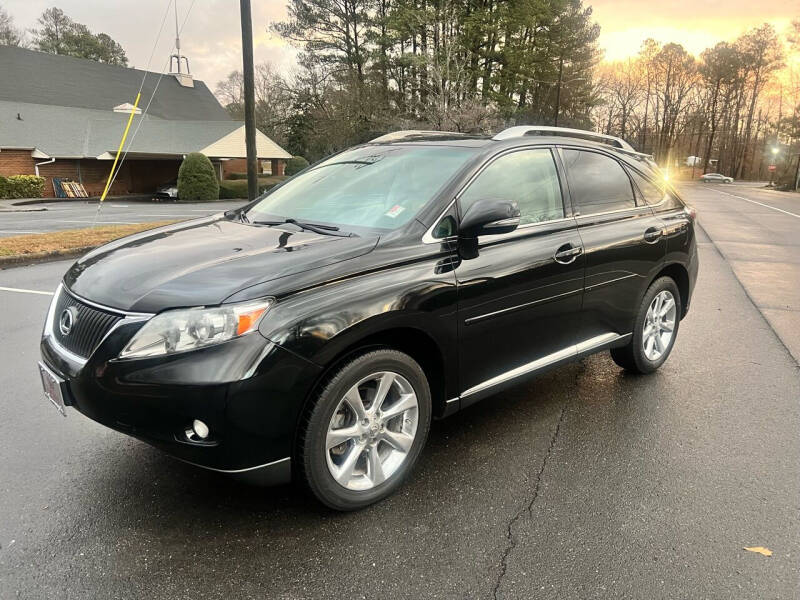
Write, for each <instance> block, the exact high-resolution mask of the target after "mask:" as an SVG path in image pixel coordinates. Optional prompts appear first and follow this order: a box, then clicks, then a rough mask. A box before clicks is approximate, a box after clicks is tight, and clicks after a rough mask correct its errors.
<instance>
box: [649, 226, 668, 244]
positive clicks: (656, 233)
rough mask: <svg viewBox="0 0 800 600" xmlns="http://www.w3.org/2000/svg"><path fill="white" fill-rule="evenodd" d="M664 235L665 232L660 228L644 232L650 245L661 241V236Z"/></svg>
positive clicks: (652, 228)
mask: <svg viewBox="0 0 800 600" xmlns="http://www.w3.org/2000/svg"><path fill="white" fill-rule="evenodd" d="M662 235H664V232H663V231H662V230H661V229H660V228H658V227H649V228H648V229H646V230H645V232H644V241H645V242H647V243H648V244H655V243H656V242H657V241H658V240H660V239H661V236H662Z"/></svg>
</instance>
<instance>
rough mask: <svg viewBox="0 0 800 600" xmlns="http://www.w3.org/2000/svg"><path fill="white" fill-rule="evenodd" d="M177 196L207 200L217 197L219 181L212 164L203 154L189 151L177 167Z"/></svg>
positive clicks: (186, 198)
mask: <svg viewBox="0 0 800 600" xmlns="http://www.w3.org/2000/svg"><path fill="white" fill-rule="evenodd" d="M178 198H179V199H180V200H195V201H197V200H199V201H202V202H208V201H211V200H216V199H217V198H219V182H218V181H217V175H216V173H214V166H213V165H212V164H211V161H210V160H208V157H207V156H206V155H205V154H202V153H200V152H191V153H189V154H187V155H186V158H184V159H183V162H182V163H181V167H180V169H178Z"/></svg>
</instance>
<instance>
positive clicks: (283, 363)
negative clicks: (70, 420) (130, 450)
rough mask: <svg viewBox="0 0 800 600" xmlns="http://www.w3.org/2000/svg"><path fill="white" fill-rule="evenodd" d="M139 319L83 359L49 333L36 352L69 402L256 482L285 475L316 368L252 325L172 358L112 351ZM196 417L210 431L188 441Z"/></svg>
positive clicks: (184, 456) (189, 458)
mask: <svg viewBox="0 0 800 600" xmlns="http://www.w3.org/2000/svg"><path fill="white" fill-rule="evenodd" d="M143 323H144V320H141V319H139V320H132V321H130V322H126V321H123V322H122V323H121V325H120V326H118V327H116V328H115V329H113V330H112V331H111V332H110V333H109V334H108V335H107V336H106V338H105V339H103V340H102V342H100V344H99V345H98V347H97V348H96V349H95V350H94V351H93V353H92V355H91V356H90V357H89V358H88V359H87V360H85V361H84V360H83V359H81V358H80V357H76V356H75V355H73V354H71V353H70V352H68V351H66V350H65V349H64V348H63V347H61V346H60V345H59V343H58V342H57V341H56V340H55V339H54V337H53V336H52V335H48V331H47V328H45V334H44V336H43V338H42V341H41V354H42V360H43V361H44V363H45V364H47V366H48V367H50V368H51V369H52V370H53V371H54V372H55V373H57V374H58V375H59V376H60V377H61V378H63V379H64V380H65V381H66V384H65V386H64V388H65V392H66V393H65V404H66V405H67V406H71V407H73V408H74V409H75V410H77V411H79V412H81V413H82V414H84V415H85V416H87V417H89V418H90V419H92V420H94V421H97V422H98V423H101V424H103V425H105V426H107V427H110V428H112V429H115V430H117V431H120V432H122V433H125V434H127V435H130V436H133V437H135V438H138V439H140V440H142V441H144V442H147V443H148V444H151V445H153V446H155V447H157V448H159V449H161V450H163V451H165V452H167V453H169V454H171V455H173V456H175V457H176V458H179V459H181V460H184V461H186V462H189V463H192V464H195V465H198V466H201V467H205V468H208V469H213V470H216V471H221V472H225V473H230V474H233V475H235V476H237V477H240V478H246V479H252V480H257V481H260V482H262V483H279V482H283V481H288V479H289V478H290V473H291V468H290V457H291V454H292V446H293V442H294V433H295V430H296V427H297V423H298V420H299V417H300V411H301V410H302V407H303V404H304V402H305V399H306V398H307V397H308V394H309V392H310V388H311V386H312V385H313V383H314V382H315V381H316V379H317V376H318V375H319V373H320V368H319V367H318V366H317V365H314V364H313V363H311V362H309V361H307V360H305V359H302V358H300V357H297V356H296V355H294V354H292V353H291V352H288V351H286V350H284V349H282V348H280V347H279V346H277V345H274V344H272V343H271V342H269V341H268V340H267V339H266V338H264V337H263V336H261V334H259V333H258V332H254V333H252V334H248V335H245V336H242V337H241V338H236V339H234V340H231V341H229V342H225V343H223V344H218V345H216V346H210V347H208V348H204V349H201V350H196V351H192V352H186V353H181V354H176V355H172V356H164V357H156V358H145V359H132V360H120V359H118V358H116V357H117V356H118V355H119V352H120V350H121V349H122V348H123V347H124V345H125V344H126V343H127V341H128V340H130V338H131V336H132V335H133V334H134V333H135V332H136V331H137V330H138V329H139V328H140V327H141V326H142V325H143ZM194 419H199V420H201V421H203V422H204V423H206V424H207V425H208V427H209V430H210V432H211V433H210V435H209V437H208V439H206V440H202V441H199V440H193V439H191V437H190V436H187V434H186V431H187V430H189V429H190V428H191V424H192V422H193V420H194Z"/></svg>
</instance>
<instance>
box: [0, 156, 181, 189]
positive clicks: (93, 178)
mask: <svg viewBox="0 0 800 600" xmlns="http://www.w3.org/2000/svg"><path fill="white" fill-rule="evenodd" d="M40 162H43V161H42V160H34V159H33V158H32V157H31V151H30V150H2V151H0V175H3V176H6V177H7V176H9V175H35V174H36V170H35V168H34V164H35V163H40ZM112 164H113V161H111V160H94V159H68V158H57V159H56V161H55V162H53V163H50V164H47V165H42V166H41V167H39V174H40V175H41V176H42V177H44V178H45V183H44V193H43V196H44V197H45V198H53V197H55V195H56V194H55V191H54V190H53V177H60V178H61V179H71V180H72V181H78V182H80V183H82V184H83V187H84V188H86V192H87V193H88V194H89V195H90V196H100V195H101V194H102V193H103V189H104V188H105V186H106V179H107V178H108V173H109V171H110V170H111V165H112ZM180 166H181V161H180V160H133V159H130V160H126V161H125V162H124V163H123V165H122V168H121V169H120V172H119V174H118V175H117V177H116V179H114V183H113V185H112V186H111V189H110V190H109V194H110V195H112V196H122V195H125V194H141V193H150V192H154V191H155V190H156V188H158V187H159V186H160V185H163V184H164V183H168V182H170V181H175V180H177V179H178V168H179V167H180Z"/></svg>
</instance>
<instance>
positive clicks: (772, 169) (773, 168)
mask: <svg viewBox="0 0 800 600" xmlns="http://www.w3.org/2000/svg"><path fill="white" fill-rule="evenodd" d="M768 168H769V170H770V171H774V170H775V169H776V168H777V167H776V166H775V165H770V166H769V167H768Z"/></svg>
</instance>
